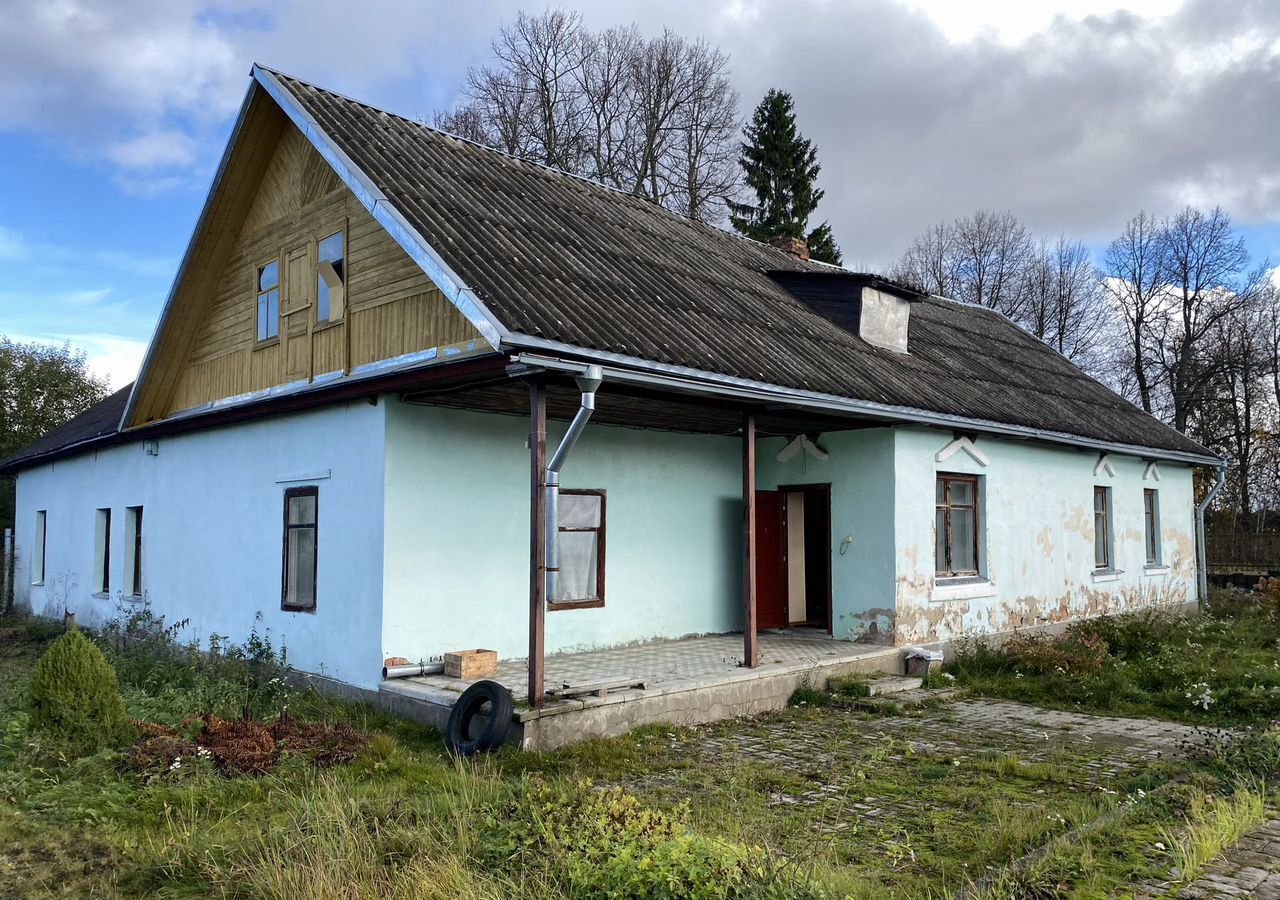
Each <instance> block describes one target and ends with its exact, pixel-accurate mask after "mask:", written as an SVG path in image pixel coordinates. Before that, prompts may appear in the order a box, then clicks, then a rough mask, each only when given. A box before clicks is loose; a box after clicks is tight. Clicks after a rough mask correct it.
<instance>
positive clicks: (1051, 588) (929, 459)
mask: <svg viewBox="0 0 1280 900" xmlns="http://www.w3.org/2000/svg"><path fill="white" fill-rule="evenodd" d="M896 434H897V448H896V465H895V471H896V473H897V479H896V485H897V487H896V501H895V504H896V508H897V513H896V517H895V528H894V531H895V534H896V545H897V570H898V573H897V595H898V599H897V607H898V628H897V631H898V640H899V642H900V643H914V642H920V641H934V640H947V639H950V638H954V637H957V636H960V635H968V634H975V633H982V632H986V633H992V632H999V631H1007V630H1010V629H1012V628H1017V627H1021V626H1030V625H1040V624H1045V623H1050V622H1062V621H1067V620H1070V619H1076V618H1082V617H1085V616H1093V615H1100V614H1104V613H1113V612H1121V611H1125V610H1130V609H1135V608H1139V607H1143V606H1151V605H1161V604H1173V603H1181V602H1185V601H1187V600H1191V599H1194V597H1195V551H1194V538H1193V536H1194V510H1193V502H1194V501H1193V493H1192V478H1191V469H1190V467H1188V466H1184V465H1176V464H1173V463H1161V464H1160V465H1159V466H1158V469H1159V472H1160V480H1159V481H1156V480H1155V478H1154V476H1153V477H1149V478H1144V474H1145V470H1146V463H1145V461H1144V460H1143V459H1141V458H1139V457H1133V456H1122V455H1119V454H1112V455H1111V456H1110V459H1111V462H1112V465H1113V467H1114V468H1115V473H1116V474H1115V475H1114V476H1111V475H1108V474H1106V473H1105V472H1100V473H1099V474H1098V475H1096V476H1095V475H1094V466H1095V464H1096V463H1097V461H1098V453H1097V452H1096V451H1087V450H1075V449H1070V448H1060V447H1054V446H1050V445H1046V444H1037V443H1033V442H1029V441H1006V440H999V439H996V438H986V437H980V438H978V441H977V447H978V449H979V450H981V451H982V453H983V454H985V455H986V456H987V458H988V460H989V465H987V466H983V465H981V464H979V463H978V462H977V461H975V460H974V459H973V458H972V457H971V456H969V454H967V453H966V452H964V451H963V450H962V451H959V452H957V453H956V454H955V455H953V456H952V457H951V458H950V459H948V460H946V461H945V462H938V461H937V459H936V455H937V453H938V452H939V451H940V450H942V448H944V447H945V446H947V444H949V443H950V442H951V440H952V435H951V434H950V433H947V432H943V431H936V430H929V429H920V428H901V429H898V430H897V432H896ZM938 472H961V473H965V474H972V475H978V476H981V478H982V494H983V504H982V507H983V515H982V520H983V521H982V529H981V531H982V556H983V557H984V568H983V575H985V576H986V578H987V579H988V580H989V581H990V585H989V586H985V587H983V586H980V587H978V588H973V587H968V588H962V589H961V592H962V593H963V592H967V593H969V594H971V595H979V594H980V595H982V596H963V595H959V596H958V595H957V591H956V590H955V589H953V588H945V587H942V586H939V585H938V584H936V583H935V579H934V567H935V563H934V555H935V554H934V485H935V481H936V478H937V473H938ZM1094 485H1104V486H1108V487H1110V488H1111V489H1112V498H1113V503H1112V507H1113V531H1114V536H1115V537H1114V540H1115V565H1116V568H1118V569H1120V570H1122V574H1120V575H1119V576H1118V577H1116V578H1114V579H1111V578H1108V577H1107V576H1103V577H1101V578H1100V577H1096V576H1095V575H1094V573H1093V562H1094V557H1093V528H1094V526H1093V488H1094ZM1144 488H1155V489H1157V490H1158V491H1159V500H1160V512H1161V531H1162V549H1163V561H1164V562H1165V563H1166V564H1167V565H1168V571H1167V572H1163V571H1159V570H1148V569H1147V568H1146V566H1145V559H1146V556H1145V550H1144V544H1143V535H1144V531H1143V521H1144V520H1143V493H1142V492H1143V489H1144Z"/></svg>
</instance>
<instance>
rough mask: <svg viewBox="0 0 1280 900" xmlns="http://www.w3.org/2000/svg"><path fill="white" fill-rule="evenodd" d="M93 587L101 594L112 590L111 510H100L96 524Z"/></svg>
mask: <svg viewBox="0 0 1280 900" xmlns="http://www.w3.org/2000/svg"><path fill="white" fill-rule="evenodd" d="M93 538H94V544H93V587H94V591H95V592H96V593H99V594H107V593H110V592H111V510H110V509H100V510H98V516H97V522H96V523H95V525H94V533H93Z"/></svg>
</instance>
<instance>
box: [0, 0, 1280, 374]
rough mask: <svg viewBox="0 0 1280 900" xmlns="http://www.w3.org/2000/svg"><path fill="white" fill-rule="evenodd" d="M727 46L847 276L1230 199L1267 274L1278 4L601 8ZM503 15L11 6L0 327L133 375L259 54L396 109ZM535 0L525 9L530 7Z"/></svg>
mask: <svg viewBox="0 0 1280 900" xmlns="http://www.w3.org/2000/svg"><path fill="white" fill-rule="evenodd" d="M566 6H567V7H568V8H574V9H579V10H580V11H581V12H582V13H583V15H584V17H585V18H586V20H587V22H588V24H589V25H592V26H605V25H609V24H614V23H623V24H625V23H630V22H635V23H636V24H638V25H639V26H640V28H641V30H642V31H644V32H646V33H653V32H656V31H660V30H661V29H662V28H663V27H664V26H667V27H671V28H673V29H675V30H677V31H680V32H681V33H683V34H685V35H688V36H701V37H705V38H706V39H708V40H709V41H711V42H713V43H715V44H717V45H719V46H720V47H721V49H723V50H725V51H726V52H727V53H729V54H730V56H731V57H732V61H733V75H734V80H735V82H736V85H737V87H738V89H739V90H740V92H741V93H742V96H743V107H744V108H743V114H744V115H745V114H747V113H748V112H749V108H750V106H751V105H753V104H754V103H755V101H756V100H757V99H758V98H759V96H760V95H762V94H763V93H764V91H765V90H766V89H767V88H769V87H773V86H777V87H781V88H784V89H786V90H789V91H791V92H792V93H793V94H794V95H795V98H796V105H797V109H798V113H799V118H800V124H801V128H802V130H804V131H805V133H806V134H807V135H808V136H809V137H811V138H812V139H813V140H814V141H815V143H816V144H817V145H818V148H819V151H820V159H821V161H822V163H823V172H822V185H823V187H824V188H825V189H826V191H827V199H826V201H825V202H824V205H823V207H821V208H820V209H819V215H820V216H825V217H827V218H829V219H830V220H831V222H832V225H833V226H834V228H835V231H836V237H837V239H838V240H839V242H840V243H841V245H842V246H843V247H844V250H845V258H846V261H847V262H848V263H850V264H854V265H858V266H865V267H869V268H880V267H883V266H885V265H887V264H888V263H889V262H891V261H892V260H893V259H894V258H895V257H896V256H897V255H898V253H899V252H900V251H901V249H902V247H903V246H904V245H905V244H906V243H907V242H908V241H909V240H910V239H911V237H912V236H913V235H914V234H916V233H917V232H919V231H920V230H922V229H923V228H925V227H927V226H928V225H930V224H932V223H934V222H937V221H940V220H944V219H949V218H953V217H955V216H957V215H963V214H967V213H970V212H972V211H974V210H975V209H978V208H980V207H989V208H995V209H1008V210H1011V211H1013V213H1014V214H1015V215H1017V216H1018V217H1019V218H1021V219H1022V220H1023V221H1025V222H1026V223H1027V224H1028V225H1029V226H1030V227H1031V228H1032V229H1033V230H1035V231H1037V232H1039V233H1042V234H1046V235H1056V234H1057V233H1059V232H1063V231H1065V232H1067V233H1068V234H1070V235H1072V236H1074V237H1079V238H1081V239H1083V240H1085V241H1087V242H1089V243H1090V245H1091V246H1095V247H1100V246H1102V245H1104V244H1105V243H1106V241H1107V240H1108V239H1109V238H1110V237H1111V236H1112V235H1113V234H1114V233H1115V232H1116V231H1117V230H1118V229H1119V228H1120V227H1121V226H1122V225H1123V223H1124V221H1125V219H1127V218H1128V217H1129V216H1130V215H1132V214H1133V213H1134V212H1136V211H1137V210H1138V209H1140V208H1145V209H1147V210H1149V211H1152V212H1155V213H1157V214H1165V213H1168V212H1172V211H1173V210H1175V209H1177V208H1178V207H1179V206H1181V205H1183V204H1186V203H1195V204H1203V205H1213V204H1221V205H1223V206H1224V207H1225V208H1227V209H1228V210H1229V211H1230V212H1231V213H1232V215H1233V216H1234V217H1235V219H1236V221H1237V223H1238V224H1239V225H1240V226H1241V228H1242V231H1243V233H1244V234H1245V235H1246V237H1247V239H1248V241H1249V243H1250V247H1251V249H1252V250H1253V252H1254V253H1255V254H1256V255H1257V256H1258V257H1259V258H1261V257H1263V256H1270V257H1271V258H1272V259H1273V261H1275V260H1280V151H1278V149H1277V148H1278V147H1280V3H1277V2H1271V0H1188V2H1179V0H1129V2H1127V3H1125V2H1120V3H1116V2H1108V0H1075V2H1071V0H1039V2H1034V3H1032V2H1026V0H1021V2H1002V0H846V2H824V0H724V2H710V0H702V2H697V3H690V2H689V0H611V2H607V3H605V2H585V0H584V2H581V3H578V4H577V5H573V4H566ZM520 8H521V5H520V4H519V3H514V2H499V0H469V2H467V3H464V4H459V3H453V2H438V0H417V2H414V0H362V2H360V3H358V4H352V3H350V2H349V0H341V2H339V0H306V2H302V0H277V2H271V3H255V2H252V0H209V2H203V3H200V2H190V0H96V2H95V0H42V2H38V3H37V2H30V0H0V22H3V25H0V272H2V273H3V274H0V334H7V335H9V336H11V337H14V338H19V339H28V340H29V339H38V340H52V341H61V340H70V341H72V342H73V343H75V344H78V345H80V346H83V347H85V348H86V349H87V350H88V352H89V353H90V358H91V361H92V364H93V366H94V367H95V368H96V369H97V370H98V371H99V372H101V373H104V374H107V375H109V376H110V378H111V381H112V383H113V384H114V385H116V386H122V385H123V384H125V383H127V382H128V381H129V380H131V379H132V377H133V375H134V373H135V371H136V368H137V365H138V362H139V360H140V359H141V356H142V352H143V349H144V347H145V343H146V341H147V340H148V339H149V337H150V334H151V330H152V328H153V327H154V324H155V318H156V316H157V314H158V312H159V309H160V306H161V304H162V302H163V299H164V296H165V293H166V292H167V290H168V287H169V282H170V280H171V278H172V276H173V272H174V269H175V268H176V266H177V261H178V259H179V257H180V256H181V254H182V251H183V249H184V247H185V243H186V239H187V237H188V235H189V233H190V230H191V228H192V226H193V224H194V221H195V218H196V216H197V214H198V212H199V205H200V203H201V201H202V200H203V197H204V193H205V191H206V190H207V188H208V183H209V180H210V178H211V176H212V171H213V167H214V165H215V164H216V161H217V158H218V156H219V154H220V152H221V149H222V145H223V142H224V141H225V139H226V136H227V134H228V132H229V130H230V126H231V117H232V116H233V115H234V112H235V110H236V109H237V107H238V106H239V103H240V100H241V98H242V96H243V93H244V90H245V88H246V87H247V80H246V76H247V73H248V70H249V66H250V63H251V62H253V61H260V62H262V63H265V64H267V65H270V66H272V67H275V68H278V69H281V70H283V71H286V72H289V73H291V74H295V75H297V76H299V77H302V78H305V79H308V80H311V81H315V82H317V83H319V84H321V85H324V86H327V87H332V88H334V89H337V90H340V91H343V92H344V93H348V94H351V95H354V96H356V97H359V98H361V99H364V100H367V101H369V102H371V103H374V104H376V105H379V106H383V107H386V108H389V109H393V110H395V111H397V112H401V113H404V114H407V115H421V116H429V115H430V113H431V111H432V110H434V109H436V108H440V107H445V106H448V105H450V104H451V103H452V101H453V100H454V98H455V96H456V94H457V91H458V87H459V84H460V82H461V79H462V76H463V75H464V73H465V71H466V68H467V66H469V65H473V64H477V63H482V62H484V61H485V60H486V58H487V56H488V43H489V40H490V38H491V37H492V35H493V32H494V31H495V29H496V28H497V27H498V26H499V24H501V23H502V22H503V21H504V20H510V19H511V18H513V17H514V15H515V13H516V11H517V10H518V9H520ZM524 8H525V9H529V10H532V11H538V10H540V9H541V8H542V7H541V6H540V5H537V4H530V5H526V6H524Z"/></svg>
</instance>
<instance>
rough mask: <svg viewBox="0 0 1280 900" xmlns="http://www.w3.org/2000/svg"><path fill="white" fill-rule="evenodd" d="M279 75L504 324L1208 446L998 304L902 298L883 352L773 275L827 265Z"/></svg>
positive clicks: (952, 406) (756, 375)
mask: <svg viewBox="0 0 1280 900" xmlns="http://www.w3.org/2000/svg"><path fill="white" fill-rule="evenodd" d="M273 74H274V75H275V77H276V78H277V79H278V81H279V82H280V83H281V84H282V85H283V86H284V87H285V89H286V90H287V91H288V92H289V93H290V94H291V95H292V97H293V98H294V99H295V100H296V102H297V104H298V106H299V107H300V109H301V110H302V111H303V112H305V114H306V115H308V116H310V117H311V118H312V119H313V120H314V121H315V122H316V123H317V124H318V125H319V126H320V128H321V129H322V130H323V131H324V133H325V134H326V135H327V136H328V138H329V139H330V140H331V141H332V142H333V143H334V144H335V145H336V146H337V147H338V148H339V149H340V150H341V151H342V152H343V153H345V154H346V155H347V156H348V157H349V158H350V159H351V160H352V162H354V164H355V165H356V166H357V167H358V168H359V169H360V171H361V172H362V173H363V174H364V176H365V177H367V178H368V179H369V180H370V181H371V182H372V183H373V184H374V185H376V187H377V188H378V189H379V190H380V191H381V192H382V193H383V194H385V196H386V197H387V198H388V200H389V201H390V202H391V203H392V204H393V205H394V207H395V208H396V209H397V210H398V211H399V212H400V213H401V214H402V215H403V216H404V218H405V219H406V220H407V221H408V223H409V224H410V225H411V226H412V227H413V228H414V229H416V230H417V232H418V233H419V234H421V235H422V238H423V239H424V240H425V241H426V243H427V244H428V245H429V246H430V247H431V248H432V249H433V250H434V251H435V252H436V253H437V254H439V256H440V257H441V258H442V259H443V260H444V262H445V263H446V264H447V265H448V266H449V267H450V268H451V269H453V271H454V272H455V273H457V275H458V276H459V277H460V278H461V279H462V280H463V281H464V282H465V283H466V284H467V286H468V287H470V288H471V289H472V291H473V292H474V293H475V295H476V297H477V298H478V299H479V301H480V302H481V303H483V304H484V306H485V307H486V308H487V309H488V310H489V311H490V312H491V313H492V314H493V315H494V316H495V317H496V318H497V319H498V320H499V322H500V323H501V324H502V325H503V326H505V328H506V329H507V330H508V331H511V332H519V333H522V334H525V335H531V336H535V337H540V338H545V339H548V340H553V341H557V342H562V343H565V344H570V345H574V346H576V347H580V348H586V349H590V350H604V351H610V352H613V353H619V354H624V355H627V356H632V357H639V358H641V359H644V360H649V361H653V362H659V363H666V364H671V365H678V366H686V367H692V368H695V369H700V370H703V371H706V372H711V373H717V374H721V375H729V376H735V377H740V378H746V379H751V380H755V381H763V382H767V383H770V384H775V385H780V386H783V387H787V388H795V389H799V390H809V391H816V392H820V393H825V394H833V395H837V396H840V397H847V398H852V399H856V400H862V401H869V402H873V403H882V404H888V405H892V406H900V407H909V408H912V409H918V410H924V411H929V412H934V413H943V414H950V415H955V416H960V417H964V418H968V419H977V420H988V421H992V422H998V423H1004V424H1008V425H1015V426H1021V427H1026V428H1034V429H1043V430H1046V431H1054V432H1062V433H1066V434H1070V435H1077V436H1080V437H1084V438H1090V439H1093V440H1099V441H1108V442H1115V443H1120V444H1135V445H1140V446H1143V447H1150V448H1153V449H1165V450H1174V451H1178V452H1182V453H1191V454H1200V455H1205V456H1208V455H1211V454H1210V453H1209V451H1207V450H1205V449H1204V448H1203V447H1201V446H1200V445H1199V444H1197V443H1196V442H1194V441H1192V440H1190V439H1188V438H1187V437H1185V436H1183V435H1181V434H1179V433H1178V432H1177V431H1175V430H1173V429H1172V428H1169V427H1168V426H1166V425H1164V424H1163V423H1161V422H1159V421H1158V420H1156V419H1155V418H1153V417H1151V416H1149V415H1147V414H1145V413H1143V412H1142V411H1141V410H1139V409H1137V408H1136V407H1134V406H1133V405H1132V404H1130V403H1129V402H1127V401H1126V400H1124V399H1123V398H1121V397H1119V396H1117V395H1116V394H1114V393H1113V392H1111V391H1110V390H1108V389H1107V388H1106V387H1104V386H1103V385H1101V384H1100V383H1098V382H1097V381H1094V380H1093V379H1091V378H1089V377H1088V376H1087V375H1085V374H1084V373H1083V372H1081V371H1080V370H1079V369H1077V368H1076V367H1075V366H1074V365H1072V364H1071V363H1070V362H1068V361H1067V360H1066V359H1065V358H1063V357H1062V356H1061V355H1059V354H1058V353H1057V352H1055V351H1054V350H1053V349H1051V348H1050V347H1048V346H1047V345H1045V344H1043V343H1042V342H1040V341H1038V340H1036V339H1035V338H1033V337H1031V336H1030V335H1029V334H1027V333H1026V332H1025V331H1023V330H1022V329H1020V328H1019V327H1017V326H1016V325H1014V324H1013V323H1011V322H1010V321H1008V320H1007V319H1005V318H1004V317H1002V316H1001V315H999V314H997V313H995V312H992V311H990V310H986V309H982V308H978V307H973V306H969V305H966V304H961V303H957V302H954V301H950V300H945V299H942V298H938V297H930V298H927V299H923V300H921V301H919V302H916V303H914V304H913V306H912V312H911V325H910V337H909V348H910V353H909V354H907V355H903V354H897V353H892V352H889V351H885V350H880V349H877V348H874V347H872V346H871V345H869V344H867V343H866V342H864V341H863V340H862V339H861V338H859V337H858V336H857V335H856V334H855V333H853V332H851V331H850V330H846V329H845V328H841V327H840V326H839V325H837V324H836V323H835V322H833V321H831V320H830V319H828V318H826V317H824V316H822V315H819V314H818V313H817V312H815V311H814V310H813V309H811V308H810V306H809V305H807V304H806V303H804V302H802V301H801V300H800V299H798V298H797V297H796V296H793V294H792V293H790V292H789V291H788V290H787V289H786V288H785V287H784V286H783V285H782V284H781V283H779V279H776V278H774V277H770V274H769V273H770V272H778V271H784V272H791V273H795V274H796V275H799V274H800V273H806V272H808V273H813V274H814V276H815V280H821V279H822V276H824V275H830V274H831V273H832V269H831V267H828V266H824V265H822V264H820V263H811V262H802V261H800V260H797V259H795V258H793V257H791V256H789V255H787V254H785V253H783V252H782V251H780V250H777V249H775V248H773V247H770V246H767V245H764V244H759V243H755V242H753V241H749V240H746V239H744V238H741V237H738V236H736V235H733V234H729V233H727V232H725V231H722V230H720V229H718V228H714V227H711V226H708V225H703V224H701V223H698V222H694V221H692V220H689V219H686V218H683V217H681V216H678V215H676V214H674V213H671V212H669V211H668V210H665V209H663V208H662V207H660V206H657V205H656V204H653V203H650V202H648V201H645V200H643V199H641V198H637V197H633V196H631V195H628V194H625V193H622V192H619V191H616V190H613V189H610V188H607V187H605V186H603V185H599V184H596V183H594V182H591V181H589V180H586V179H582V178H578V177H575V176H572V175H568V174H566V173H563V172H559V171H556V170H554V169H549V168H547V167H544V166H540V165H537V164H534V163H530V162H527V161H523V160H520V159H516V158H514V157H511V156H508V155H506V154H503V153H500V152H497V151H495V150H491V149H489V148H486V147H482V146H479V145H477V144H474V143H471V142H468V141H464V140H462V139H459V138H457V137H454V136H452V135H449V134H446V133H444V132H441V131H437V130H435V129H433V128H430V127H428V126H426V125H423V124H422V123H419V122H415V121H413V120H410V119H406V118H403V117H400V116H396V115H393V114H391V113H387V112H385V111H382V110H379V109H376V108H374V107H371V106H368V105H365V104H362V103H359V102H357V101H354V100H351V99H349V98H346V97H343V96H340V95H338V94H334V93H331V92H329V91H325V90H323V89H321V88H317V87H315V86H313V85H310V84H307V83H305V82H302V81H299V80H297V79H294V78H290V77H288V76H285V75H282V74H280V73H273ZM783 280H786V279H783ZM791 280H792V282H794V280H795V279H794V276H793V277H792V279H791Z"/></svg>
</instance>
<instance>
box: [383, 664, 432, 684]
mask: <svg viewBox="0 0 1280 900" xmlns="http://www.w3.org/2000/svg"><path fill="white" fill-rule="evenodd" d="M443 671H444V663H442V662H438V663H413V664H411V665H407V666H383V667H382V680H383V681H386V680H387V679H388V678H417V677H418V676H419V675H439V674H440V673H442V672H443Z"/></svg>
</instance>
